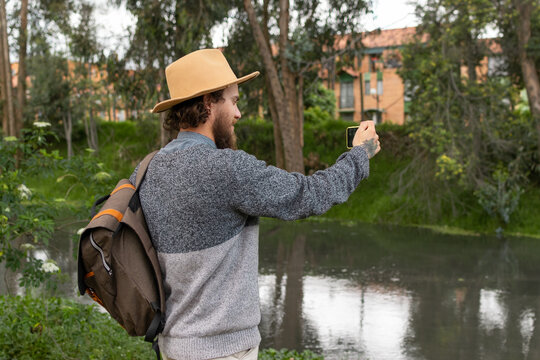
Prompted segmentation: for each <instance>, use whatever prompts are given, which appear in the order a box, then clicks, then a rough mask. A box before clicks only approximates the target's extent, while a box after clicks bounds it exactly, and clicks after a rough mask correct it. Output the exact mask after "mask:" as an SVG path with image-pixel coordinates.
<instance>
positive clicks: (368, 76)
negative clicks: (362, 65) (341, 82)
mask: <svg viewBox="0 0 540 360" xmlns="http://www.w3.org/2000/svg"><path fill="white" fill-rule="evenodd" d="M370 79H371V74H370V73H365V74H364V94H366V95H370V94H371V81H370Z"/></svg>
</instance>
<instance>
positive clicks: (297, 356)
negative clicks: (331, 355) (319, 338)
mask: <svg viewBox="0 0 540 360" xmlns="http://www.w3.org/2000/svg"><path fill="white" fill-rule="evenodd" d="M291 359H294V360H323V359H324V357H322V356H321V355H317V354H315V353H313V352H311V351H309V350H305V351H303V352H300V353H299V352H298V351H296V350H287V349H281V350H276V349H265V350H261V351H259V360H291Z"/></svg>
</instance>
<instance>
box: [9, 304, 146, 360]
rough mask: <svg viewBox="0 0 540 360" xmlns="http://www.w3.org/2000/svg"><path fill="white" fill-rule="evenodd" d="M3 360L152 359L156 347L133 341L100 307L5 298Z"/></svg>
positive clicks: (136, 340) (140, 340)
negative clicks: (99, 309)
mask: <svg viewBox="0 0 540 360" xmlns="http://www.w3.org/2000/svg"><path fill="white" fill-rule="evenodd" d="M0 307H1V308H2V312H1V314H0V324H1V325H0V358H1V359H18V360H25V359H44V360H46V359H55V360H56V359H81V360H84V359H150V358H152V356H155V355H152V350H151V346H150V345H149V344H148V343H144V341H143V340H142V339H141V338H134V337H130V336H128V335H127V334H126V332H125V330H124V329H122V327H120V325H119V324H118V323H116V322H115V321H114V320H112V319H111V318H110V317H109V316H108V315H107V314H103V313H101V312H99V311H97V309H96V308H95V306H93V305H92V306H88V305H81V304H78V303H76V302H74V301H72V300H66V299H60V298H50V299H42V298H33V297H28V296H27V297H7V296H3V297H0Z"/></svg>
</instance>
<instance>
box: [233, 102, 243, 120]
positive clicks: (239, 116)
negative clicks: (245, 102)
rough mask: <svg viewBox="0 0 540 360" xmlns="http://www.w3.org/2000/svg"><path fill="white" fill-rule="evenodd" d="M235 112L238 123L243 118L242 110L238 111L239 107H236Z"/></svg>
mask: <svg viewBox="0 0 540 360" xmlns="http://www.w3.org/2000/svg"><path fill="white" fill-rule="evenodd" d="M234 110H235V111H234V118H235V119H236V121H238V120H239V119H240V118H241V117H242V114H241V113H240V109H238V106H235V107H234Z"/></svg>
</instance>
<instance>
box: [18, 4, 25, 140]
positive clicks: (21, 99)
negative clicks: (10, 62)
mask: <svg viewBox="0 0 540 360" xmlns="http://www.w3.org/2000/svg"><path fill="white" fill-rule="evenodd" d="M27 25H28V0H21V28H20V32H19V71H18V74H17V102H18V106H17V113H16V127H15V130H16V132H17V135H19V134H20V133H21V130H22V128H23V125H24V106H25V103H26V44H27Z"/></svg>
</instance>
